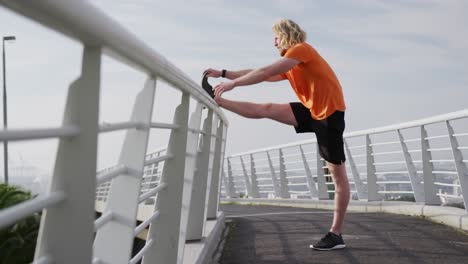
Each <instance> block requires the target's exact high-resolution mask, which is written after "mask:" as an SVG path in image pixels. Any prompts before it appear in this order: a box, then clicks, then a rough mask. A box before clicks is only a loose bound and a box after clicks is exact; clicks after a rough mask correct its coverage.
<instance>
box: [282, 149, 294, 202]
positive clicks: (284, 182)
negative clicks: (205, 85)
mask: <svg viewBox="0 0 468 264" xmlns="http://www.w3.org/2000/svg"><path fill="white" fill-rule="evenodd" d="M279 169H280V173H279V176H280V187H281V189H280V190H281V198H291V195H290V194H289V186H288V179H287V178H286V177H287V174H286V166H285V164H284V156H283V151H282V150H281V149H279Z"/></svg>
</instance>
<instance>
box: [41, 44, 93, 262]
mask: <svg viewBox="0 0 468 264" xmlns="http://www.w3.org/2000/svg"><path fill="white" fill-rule="evenodd" d="M100 67H101V49H100V48H99V47H88V46H85V47H84V52H83V62H82V69H81V76H80V77H79V78H78V79H77V80H76V81H75V82H73V83H72V84H71V85H70V88H69V90H68V96H67V102H66V106H65V112H64V116H63V121H62V124H63V125H65V126H67V125H75V126H78V127H79V129H80V134H79V135H78V136H76V137H73V138H62V139H60V140H59V145H58V150H57V155H56V160H55V168H54V173H53V176H52V179H51V184H50V189H49V192H56V191H63V192H64V193H65V194H66V199H65V200H64V201H62V202H61V203H60V204H59V205H57V206H53V207H50V208H48V209H45V210H44V211H43V214H42V220H41V224H40V230H39V238H38V240H37V247H36V252H35V260H38V259H39V258H41V257H42V256H44V255H49V256H51V258H53V260H54V262H55V263H72V264H74V263H76V264H79V263H91V260H92V252H93V248H92V240H93V232H94V215H95V212H94V197H95V191H96V160H97V138H98V136H97V131H98V119H99V90H100V85H99V84H100V71H101V69H100ZM72 223H73V226H71V224H72ZM70 238H72V239H70ZM65 242H66V243H67V246H66V247H64V246H63V243H65Z"/></svg>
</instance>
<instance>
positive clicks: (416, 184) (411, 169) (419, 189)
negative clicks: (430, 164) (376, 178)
mask: <svg viewBox="0 0 468 264" xmlns="http://www.w3.org/2000/svg"><path fill="white" fill-rule="evenodd" d="M397 132H398V139H399V140H400V145H401V149H402V150H403V156H404V157H405V163H406V168H407V169H408V174H409V177H410V181H411V187H412V188H413V192H414V199H415V200H416V202H417V203H423V202H424V189H423V186H422V184H421V181H420V179H419V177H418V172H417V171H416V167H415V166H414V163H413V159H412V158H411V155H410V153H409V151H408V146H407V145H406V143H405V139H404V138H403V135H402V134H401V131H400V130H399V129H397Z"/></svg>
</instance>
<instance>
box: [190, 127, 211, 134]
mask: <svg viewBox="0 0 468 264" xmlns="http://www.w3.org/2000/svg"><path fill="white" fill-rule="evenodd" d="M187 130H188V131H190V132H192V133H198V134H202V135H204V134H205V133H206V132H205V131H203V130H201V129H197V128H189V129H187Z"/></svg>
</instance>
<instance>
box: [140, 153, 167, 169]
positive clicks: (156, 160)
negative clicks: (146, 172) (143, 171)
mask: <svg viewBox="0 0 468 264" xmlns="http://www.w3.org/2000/svg"><path fill="white" fill-rule="evenodd" d="M172 158H174V155H171V154H166V155H162V156H159V157H156V158H152V159H148V160H145V166H148V165H151V164H153V163H158V162H161V161H165V160H168V159H172Z"/></svg>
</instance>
